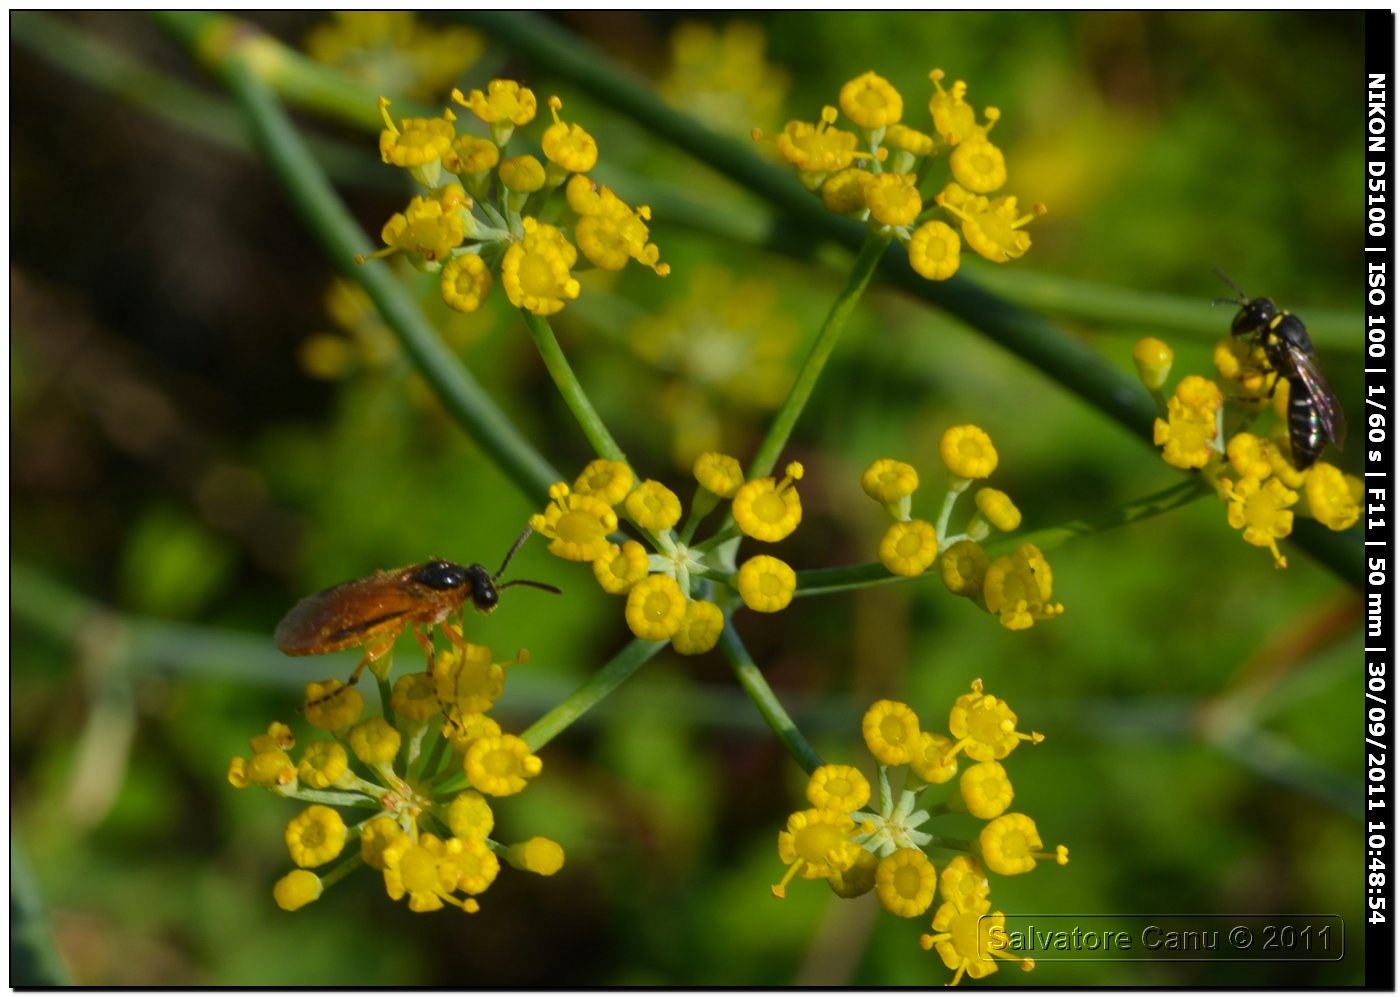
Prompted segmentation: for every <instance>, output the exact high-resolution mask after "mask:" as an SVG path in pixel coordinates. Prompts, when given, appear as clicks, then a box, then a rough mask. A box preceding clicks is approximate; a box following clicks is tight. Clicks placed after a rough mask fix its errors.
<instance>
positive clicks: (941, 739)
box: [909, 731, 958, 785]
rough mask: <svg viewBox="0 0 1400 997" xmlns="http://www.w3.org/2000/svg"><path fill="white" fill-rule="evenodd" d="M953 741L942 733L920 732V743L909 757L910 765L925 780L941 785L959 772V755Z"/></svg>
mask: <svg viewBox="0 0 1400 997" xmlns="http://www.w3.org/2000/svg"><path fill="white" fill-rule="evenodd" d="M952 751H953V742H952V740H951V739H950V738H948V737H945V736H944V735H942V734H932V733H930V732H928V731H920V732H919V744H918V746H917V747H916V748H915V749H914V751H913V754H912V756H911V757H910V759H909V767H910V768H911V769H913V770H914V774H915V775H917V776H918V777H919V778H920V779H922V780H924V782H927V783H932V784H934V785H940V784H942V783H945V782H948V781H949V780H950V779H952V778H953V776H955V775H957V774H958V757H957V755H955V754H953V753H952Z"/></svg>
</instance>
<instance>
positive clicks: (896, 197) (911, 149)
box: [753, 69, 1045, 280]
mask: <svg viewBox="0 0 1400 997" xmlns="http://www.w3.org/2000/svg"><path fill="white" fill-rule="evenodd" d="M943 77H944V73H943V70H941V69H935V70H933V71H932V72H931V73H930V74H929V79H931V80H932V81H933V85H934V91H935V92H934V94H933V96H932V97H931V98H930V100H929V103H928V112H929V119H928V125H925V126H924V127H925V128H926V129H927V130H926V131H921V130H919V129H918V128H917V127H911V126H910V125H907V124H904V123H903V121H902V119H903V117H904V98H903V96H901V95H900V93H899V91H897V90H896V89H895V88H894V87H893V86H891V85H890V83H889V81H888V80H886V79H884V78H883V77H880V76H877V75H876V74H875V73H873V72H868V73H863V74H862V75H860V76H858V77H856V78H855V79H853V80H850V81H849V82H848V83H846V85H845V86H843V87H842V88H841V93H840V96H839V98H838V100H837V103H838V104H839V105H840V110H839V111H838V110H837V108H836V107H833V106H827V107H824V108H822V113H821V118H820V120H819V121H816V122H808V121H789V122H788V123H787V125H786V127H784V128H783V130H782V131H781V132H780V133H778V134H777V135H776V136H774V144H775V145H776V146H777V149H778V152H779V153H780V154H781V155H782V157H783V158H784V159H786V160H787V161H788V162H789V163H790V164H792V166H794V167H795V168H796V169H797V171H798V176H799V178H800V179H801V180H802V183H803V184H804V185H805V186H806V187H807V188H808V189H809V190H811V191H812V192H813V193H815V194H817V195H819V196H820V197H821V199H822V203H823V204H824V205H825V206H826V208H827V210H829V211H832V212H834V213H835V214H839V215H846V216H848V217H851V218H856V219H859V220H861V221H865V222H867V223H868V224H869V225H870V227H871V229H872V230H873V231H876V232H880V233H883V234H886V235H891V236H893V237H895V238H897V239H898V240H899V241H900V243H901V244H902V245H904V246H905V247H906V249H907V250H908V253H909V265H910V266H911V267H913V269H914V270H915V271H916V272H917V273H918V274H919V275H920V276H923V277H926V278H928V279H929V280H947V279H948V278H949V277H951V276H953V274H955V273H956V272H957V270H958V264H959V262H960V260H961V253H962V241H963V240H966V241H967V244H968V246H969V247H971V249H972V251H973V252H975V253H977V254H978V255H979V256H982V257H984V258H985V259H988V260H991V261H992V262H993V263H1005V262H1006V261H1007V260H1012V259H1016V258H1017V257H1019V256H1022V255H1024V254H1025V252H1026V250H1028V249H1030V245H1031V237H1030V235H1029V234H1027V233H1026V231H1025V226H1026V225H1027V223H1029V222H1030V221H1032V220H1033V219H1035V218H1036V217H1038V216H1039V215H1042V214H1044V213H1045V206H1044V205H1041V204H1037V205H1035V207H1034V208H1033V209H1032V210H1031V211H1029V212H1022V211H1021V210H1020V209H1018V208H1017V206H1016V198H1015V197H1011V196H1000V197H995V198H988V197H987V195H988V194H991V193H993V192H995V191H997V190H1000V189H1001V188H1002V186H1004V185H1005V183H1006V157H1005V156H1004V155H1003V154H1002V151H1001V149H1000V148H998V147H997V145H996V144H994V143H993V142H992V141H991V139H990V138H989V137H988V135H989V133H990V132H991V130H992V126H993V125H995V124H996V123H997V121H998V120H999V119H1000V117H1001V112H1000V111H998V110H997V109H996V108H994V107H989V108H986V110H985V111H984V112H983V116H984V119H985V120H984V121H982V122H981V123H979V122H978V121H977V114H976V112H975V111H974V110H973V109H972V107H971V106H970V105H968V104H967V102H966V101H965V100H964V97H965V96H966V95H967V84H966V83H964V82H963V81H962V80H958V81H957V82H955V83H954V84H953V85H952V87H951V88H949V89H947V90H945V89H944V88H943ZM841 114H845V116H846V118H847V120H849V121H850V122H851V123H852V124H853V125H855V127H856V129H857V130H856V131H847V130H845V129H842V128H840V127H838V126H837V121H838V120H839V116H840V115H841ZM930 126H931V127H930ZM753 135H754V138H755V139H758V138H761V137H762V134H761V133H760V132H758V131H757V130H755V131H754V133H753ZM945 154H946V155H947V159H948V175H949V176H950V179H949V180H947V181H946V183H945V184H944V186H943V187H942V189H941V190H939V191H938V192H937V193H935V194H933V195H932V196H931V197H928V196H925V195H924V194H923V193H922V192H921V191H920V187H921V186H923V185H924V184H923V180H924V178H925V177H926V176H927V175H928V167H929V161H930V160H931V159H932V158H933V157H935V156H940V155H945ZM940 212H941V215H942V216H941V217H940ZM943 218H947V219H949V220H950V221H951V222H952V224H951V225H950V224H949V221H945V220H943ZM954 225H957V226H960V227H961V230H962V239H959V237H958V232H957V231H955V229H954V227H953V226H954Z"/></svg>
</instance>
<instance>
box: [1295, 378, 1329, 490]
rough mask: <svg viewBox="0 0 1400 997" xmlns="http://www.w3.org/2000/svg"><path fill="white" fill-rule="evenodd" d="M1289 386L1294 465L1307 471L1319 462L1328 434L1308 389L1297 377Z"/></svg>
mask: <svg viewBox="0 0 1400 997" xmlns="http://www.w3.org/2000/svg"><path fill="white" fill-rule="evenodd" d="M1288 388H1289V390H1288V440H1289V443H1290V444H1291V445H1292V448H1293V465H1294V466H1295V467H1296V468H1298V470H1300V471H1306V470H1307V469H1308V468H1310V467H1312V466H1313V464H1315V463H1317V458H1318V456H1319V455H1320V454H1321V453H1322V446H1323V444H1324V443H1325V442H1326V439H1325V438H1326V435H1327V434H1326V433H1325V432H1324V430H1323V428H1322V419H1321V418H1320V417H1319V416H1318V414H1317V406H1316V405H1315V404H1314V403H1313V400H1312V397H1311V396H1310V395H1309V394H1308V392H1307V389H1306V388H1305V387H1304V386H1303V385H1302V384H1299V383H1298V380H1297V379H1296V378H1292V379H1290V380H1289V384H1288Z"/></svg>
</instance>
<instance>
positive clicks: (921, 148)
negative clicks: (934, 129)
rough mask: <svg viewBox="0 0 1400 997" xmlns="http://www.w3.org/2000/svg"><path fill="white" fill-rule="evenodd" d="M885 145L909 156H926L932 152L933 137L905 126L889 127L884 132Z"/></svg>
mask: <svg viewBox="0 0 1400 997" xmlns="http://www.w3.org/2000/svg"><path fill="white" fill-rule="evenodd" d="M885 145H886V146H888V147H889V148H891V149H894V150H896V151H898V152H907V153H909V155H911V156H927V155H928V154H929V153H930V152H932V151H933V136H932V135H925V134H924V133H923V132H921V131H919V130H918V129H917V128H910V127H909V126H907V125H890V127H889V130H888V131H886V132H885Z"/></svg>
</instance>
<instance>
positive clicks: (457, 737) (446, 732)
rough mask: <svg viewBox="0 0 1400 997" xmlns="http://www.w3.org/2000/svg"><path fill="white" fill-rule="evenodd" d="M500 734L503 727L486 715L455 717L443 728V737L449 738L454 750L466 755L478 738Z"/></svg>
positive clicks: (470, 714)
mask: <svg viewBox="0 0 1400 997" xmlns="http://www.w3.org/2000/svg"><path fill="white" fill-rule="evenodd" d="M454 712H455V711H454ZM500 733H501V725H500V724H498V723H496V721H494V720H492V719H491V718H490V717H488V716H487V715H486V714H484V713H462V714H459V715H455V716H453V717H451V718H449V720H448V722H447V723H446V724H444V725H443V728H442V736H443V737H445V738H447V740H448V743H450V744H451V745H452V750H453V751H456V752H459V753H461V754H464V755H465V754H466V753H467V749H468V748H470V747H471V746H472V743H473V742H474V741H476V740H477V739H478V738H482V737H498V736H500Z"/></svg>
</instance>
